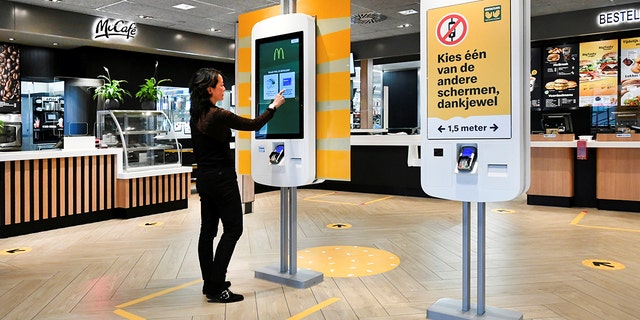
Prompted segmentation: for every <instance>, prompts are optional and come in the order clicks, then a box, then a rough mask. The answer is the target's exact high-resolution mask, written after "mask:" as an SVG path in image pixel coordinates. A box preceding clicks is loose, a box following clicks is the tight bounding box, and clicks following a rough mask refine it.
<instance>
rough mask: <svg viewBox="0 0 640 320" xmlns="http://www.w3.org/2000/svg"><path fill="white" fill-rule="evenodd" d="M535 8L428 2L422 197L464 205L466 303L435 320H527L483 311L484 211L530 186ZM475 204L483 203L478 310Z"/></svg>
mask: <svg viewBox="0 0 640 320" xmlns="http://www.w3.org/2000/svg"><path fill="white" fill-rule="evenodd" d="M529 7H530V3H529V0H492V1H484V0H480V1H475V0H433V1H422V2H421V26H423V27H422V28H421V50H420V51H421V64H420V66H421V70H424V71H422V72H421V74H420V83H422V84H423V86H424V89H423V90H421V92H422V93H421V96H420V101H421V106H422V114H423V115H426V118H422V119H421V120H422V129H421V138H422V139H421V140H422V146H421V160H422V163H421V183H422V188H423V190H424V191H425V192H426V193H427V194H429V195H431V196H434V197H438V198H443V199H449V200H457V201H461V202H463V207H462V211H463V216H462V221H463V241H462V242H463V263H462V264H463V268H462V269H463V279H462V286H463V288H462V289H463V290H462V291H463V295H462V296H463V297H462V298H463V299H462V300H461V301H459V300H454V299H448V298H444V299H440V300H438V301H437V302H436V303H434V304H433V305H432V306H430V307H429V308H428V309H427V317H428V318H429V319H436V320H442V319H446V320H451V319H505V320H506V319H509V320H517V319H522V318H523V315H522V314H521V313H518V312H514V311H511V310H502V309H498V308H492V307H488V308H486V307H485V301H484V300H485V297H484V296H485V294H484V278H485V274H484V272H485V268H484V266H485V260H484V258H485V254H484V245H485V241H484V240H485V202H489V201H507V200H511V199H514V198H515V197H517V196H518V195H520V194H522V193H523V192H524V191H526V189H527V188H528V184H529V176H528V175H529V168H528V167H529V127H528V126H529V116H528V110H529V109H528V107H527V106H528V104H529V101H530V99H529V89H528V86H529V84H528V82H529V70H530V68H529V63H530V61H529V56H530V49H529V47H530V43H529V42H530V39H529V38H530V36H529V33H530V30H529V22H530V13H529ZM488 35H490V36H488ZM470 202H478V223H477V226H478V232H477V235H478V241H477V245H478V249H477V253H478V258H477V262H478V267H477V271H478V277H477V281H478V285H477V288H478V299H477V304H476V305H475V306H472V304H471V303H470V292H469V291H470V283H469V282H470V278H471V277H470V260H471V259H470V244H471V241H470V233H471V232H470V224H471V223H470ZM472 310H473V311H472Z"/></svg>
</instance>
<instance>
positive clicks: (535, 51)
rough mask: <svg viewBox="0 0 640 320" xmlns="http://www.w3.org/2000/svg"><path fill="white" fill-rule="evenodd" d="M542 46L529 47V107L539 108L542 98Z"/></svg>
mask: <svg viewBox="0 0 640 320" xmlns="http://www.w3.org/2000/svg"><path fill="white" fill-rule="evenodd" d="M541 68H542V48H531V74H530V77H529V90H530V92H531V107H532V108H540V100H541V98H542V89H541V88H542V85H541V84H542V73H541V72H540V71H541Z"/></svg>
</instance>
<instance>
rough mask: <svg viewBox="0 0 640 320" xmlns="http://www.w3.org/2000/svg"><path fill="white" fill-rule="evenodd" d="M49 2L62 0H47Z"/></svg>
mask: <svg viewBox="0 0 640 320" xmlns="http://www.w3.org/2000/svg"><path fill="white" fill-rule="evenodd" d="M47 1H49V2H62V0H47Z"/></svg>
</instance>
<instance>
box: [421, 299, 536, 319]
mask: <svg viewBox="0 0 640 320" xmlns="http://www.w3.org/2000/svg"><path fill="white" fill-rule="evenodd" d="M523 317H524V315H523V314H522V313H520V312H516V311H512V310H505V309H498V308H494V307H486V308H485V312H484V314H483V315H478V314H477V309H476V305H475V304H471V308H470V309H469V311H467V312H463V311H462V301H460V300H455V299H449V298H443V299H440V300H438V301H436V302H435V303H434V304H432V305H431V306H430V307H429V308H428V309H427V319H434V320H458V319H465V320H469V319H500V320H502V319H504V320H522V319H523Z"/></svg>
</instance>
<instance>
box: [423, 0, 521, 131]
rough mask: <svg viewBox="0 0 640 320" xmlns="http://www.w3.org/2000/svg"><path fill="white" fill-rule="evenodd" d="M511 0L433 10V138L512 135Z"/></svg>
mask: <svg viewBox="0 0 640 320" xmlns="http://www.w3.org/2000/svg"><path fill="white" fill-rule="evenodd" d="M510 20H511V18H510V1H508V0H502V1H491V2H489V1H475V2H471V3H465V4H460V5H454V6H448V7H441V8H435V9H431V10H429V11H428V12H427V28H428V29H427V31H428V32H427V35H428V36H427V47H428V53H427V124H428V126H427V138H428V139H476V138H485V139H509V138H511V83H512V79H511V71H512V70H511V68H512V66H511V54H512V53H511V40H510V39H511V21H510Z"/></svg>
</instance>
